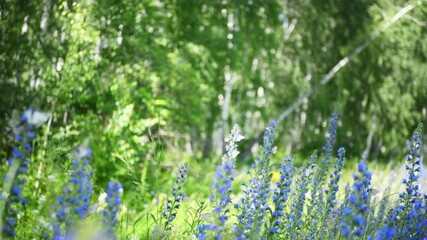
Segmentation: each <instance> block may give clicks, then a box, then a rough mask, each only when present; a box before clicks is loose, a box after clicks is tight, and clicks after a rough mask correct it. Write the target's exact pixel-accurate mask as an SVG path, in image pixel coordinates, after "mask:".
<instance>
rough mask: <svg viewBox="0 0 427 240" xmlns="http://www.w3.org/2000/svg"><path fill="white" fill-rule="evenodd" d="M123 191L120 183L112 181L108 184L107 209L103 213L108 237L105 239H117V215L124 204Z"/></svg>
mask: <svg viewBox="0 0 427 240" xmlns="http://www.w3.org/2000/svg"><path fill="white" fill-rule="evenodd" d="M122 191H123V190H122V185H121V184H120V182H116V181H110V182H109V183H108V187H107V197H106V198H105V202H106V203H107V208H106V209H105V210H103V211H102V215H103V223H104V226H105V229H106V230H105V231H106V236H104V239H108V240H115V239H117V238H116V233H115V228H116V225H117V215H118V213H119V210H120V205H121V203H122V199H121V198H122Z"/></svg>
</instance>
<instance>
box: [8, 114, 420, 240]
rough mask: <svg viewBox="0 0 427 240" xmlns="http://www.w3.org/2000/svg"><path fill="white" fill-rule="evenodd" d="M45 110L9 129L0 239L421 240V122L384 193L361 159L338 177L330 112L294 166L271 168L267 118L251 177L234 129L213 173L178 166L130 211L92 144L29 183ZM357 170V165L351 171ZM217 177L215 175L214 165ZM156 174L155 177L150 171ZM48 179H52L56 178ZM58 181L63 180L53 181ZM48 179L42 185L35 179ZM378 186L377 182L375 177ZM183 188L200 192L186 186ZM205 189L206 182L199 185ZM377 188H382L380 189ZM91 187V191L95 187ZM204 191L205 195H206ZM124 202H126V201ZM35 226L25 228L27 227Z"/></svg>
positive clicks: (340, 156)
mask: <svg viewBox="0 0 427 240" xmlns="http://www.w3.org/2000/svg"><path fill="white" fill-rule="evenodd" d="M43 114H46V113H43V112H39V111H36V110H32V109H30V110H27V111H25V112H24V113H23V114H22V116H21V118H20V121H19V122H18V123H17V125H15V126H14V131H15V143H16V145H15V146H14V147H13V154H12V156H11V157H10V158H9V159H8V160H7V167H6V168H4V174H3V188H2V195H1V211H2V216H3V217H2V226H3V227H2V236H3V237H5V238H16V239H425V238H426V237H427V192H425V189H421V187H420V186H421V185H422V184H423V183H424V184H425V183H426V182H427V178H426V177H425V175H424V176H423V175H422V174H425V173H422V172H424V171H426V170H424V169H422V156H421V147H422V141H421V137H420V136H421V135H422V131H423V127H422V125H421V124H420V125H419V126H418V128H417V129H416V130H415V131H414V133H413V136H412V138H411V139H408V142H409V146H408V147H407V148H405V149H406V150H407V155H406V162H405V173H404V174H402V175H401V176H398V177H401V178H402V179H396V178H397V176H394V177H393V179H392V181H390V180H389V183H388V185H386V186H385V187H384V186H382V187H381V189H378V188H375V187H374V185H375V184H373V178H374V176H375V175H374V172H373V171H372V170H370V168H369V164H368V163H367V161H366V160H367V159H362V160H361V161H360V162H359V163H357V164H356V166H352V167H354V168H351V169H348V170H347V171H352V172H353V173H352V177H351V178H352V179H342V175H343V174H344V173H343V168H344V166H345V165H346V164H347V160H346V151H345V148H343V147H340V148H337V147H336V146H337V145H339V143H336V137H335V136H336V132H337V131H338V129H337V121H338V115H337V114H334V115H332V117H331V119H330V122H329V130H328V133H327V136H326V142H325V144H324V146H323V147H322V149H321V150H319V151H318V152H317V151H314V152H313V154H312V156H311V157H310V158H308V159H305V160H303V161H302V166H301V167H299V168H298V167H296V166H295V165H294V158H293V157H292V155H291V156H284V158H283V160H281V162H280V164H273V162H272V156H273V155H274V151H273V147H274V141H273V139H274V133H275V128H276V123H275V122H274V121H272V122H271V123H270V124H269V125H268V127H267V128H266V130H265V133H264V136H263V142H262V145H260V146H259V149H258V153H257V155H256V156H255V158H254V159H255V160H254V163H253V164H252V165H251V167H250V168H248V170H247V173H244V172H242V171H239V170H238V169H236V158H237V156H238V154H239V150H238V149H239V147H238V143H239V141H241V140H242V139H243V138H244V136H242V135H241V133H240V129H239V126H238V125H235V126H234V127H233V128H232V130H231V133H230V135H229V136H228V137H227V139H226V142H227V145H226V151H225V154H224V156H223V157H222V158H221V160H220V161H219V163H218V164H217V166H216V170H214V173H207V172H206V170H205V174H206V175H205V176H204V178H205V180H204V181H202V182H199V183H196V182H197V180H195V179H192V178H197V176H194V175H195V173H192V171H191V169H192V168H196V169H197V168H200V166H197V163H181V164H180V165H178V164H177V166H174V168H176V177H175V178H174V179H173V182H171V185H172V187H171V188H170V191H167V192H159V191H158V192H156V191H153V192H152V197H151V199H152V200H151V201H147V202H146V203H144V204H141V205H140V206H144V207H143V208H142V209H129V208H128V207H127V202H126V201H123V195H124V196H126V193H127V192H128V191H129V192H130V191H132V189H123V188H122V185H121V184H120V182H119V181H118V180H116V179H111V181H110V182H109V183H108V185H107V186H105V189H102V188H100V187H99V188H94V186H93V184H92V179H91V176H92V168H91V161H92V154H91V149H90V146H88V145H82V146H78V147H76V149H75V150H74V151H73V152H72V153H71V154H70V155H69V156H68V157H66V159H64V160H65V161H66V162H67V163H66V164H67V165H68V167H67V169H66V171H64V172H62V173H59V174H54V175H50V176H48V179H40V178H37V177H35V176H34V174H35V173H36V170H35V169H32V168H34V165H35V164H34V163H32V162H35V161H40V160H37V159H36V157H35V156H34V152H35V151H34V149H33V148H34V147H35V144H34V139H35V137H36V135H37V133H38V129H37V127H38V126H40V125H41V124H43V121H44V120H46V119H43V118H44V116H43ZM352 165H354V164H352ZM210 169H212V170H213V168H210ZM153 175H155V174H153ZM52 178H58V180H53V179H52ZM59 179H60V180H59ZM40 181H44V182H45V183H44V186H43V187H40V186H39V184H40V183H39V182H40ZM377 181H381V180H377ZM188 184H194V185H196V186H193V187H186V185H188ZM203 184H206V185H203ZM382 184H387V183H385V182H383V183H382ZM94 189H95V190H94ZM206 194H208V195H209V196H208V197H207V198H206V197H203V195H206ZM124 199H125V200H126V198H124ZM29 226H31V227H29Z"/></svg>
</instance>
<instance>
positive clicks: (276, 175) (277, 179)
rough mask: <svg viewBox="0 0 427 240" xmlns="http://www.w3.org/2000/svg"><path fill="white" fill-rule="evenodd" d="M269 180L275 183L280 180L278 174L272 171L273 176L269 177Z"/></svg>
mask: <svg viewBox="0 0 427 240" xmlns="http://www.w3.org/2000/svg"><path fill="white" fill-rule="evenodd" d="M271 180H272V181H273V182H277V181H279V180H280V172H278V171H274V170H273V176H271Z"/></svg>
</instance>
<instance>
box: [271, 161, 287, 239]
mask: <svg viewBox="0 0 427 240" xmlns="http://www.w3.org/2000/svg"><path fill="white" fill-rule="evenodd" d="M279 172H280V180H279V181H278V182H277V183H276V188H275V189H274V192H273V203H274V210H273V212H272V215H271V218H270V226H268V227H267V228H266V231H269V235H273V234H276V233H279V229H281V227H282V226H281V225H282V224H283V222H282V221H283V217H284V215H285V213H284V211H285V206H286V202H287V200H288V198H289V195H290V193H291V185H292V178H293V175H294V167H293V164H292V158H291V157H286V158H285V159H284V160H283V161H282V164H281V167H280V169H279Z"/></svg>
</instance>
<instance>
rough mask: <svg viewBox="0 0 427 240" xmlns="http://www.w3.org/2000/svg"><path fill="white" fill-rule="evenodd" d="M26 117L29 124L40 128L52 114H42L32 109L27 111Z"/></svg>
mask: <svg viewBox="0 0 427 240" xmlns="http://www.w3.org/2000/svg"><path fill="white" fill-rule="evenodd" d="M24 115H25V117H26V118H27V121H28V123H29V124H31V125H35V126H40V125H41V124H42V123H44V122H46V121H47V120H48V119H49V118H50V117H51V116H52V114H51V113H49V112H42V111H38V110H31V109H30V110H27V111H25V112H24Z"/></svg>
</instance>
